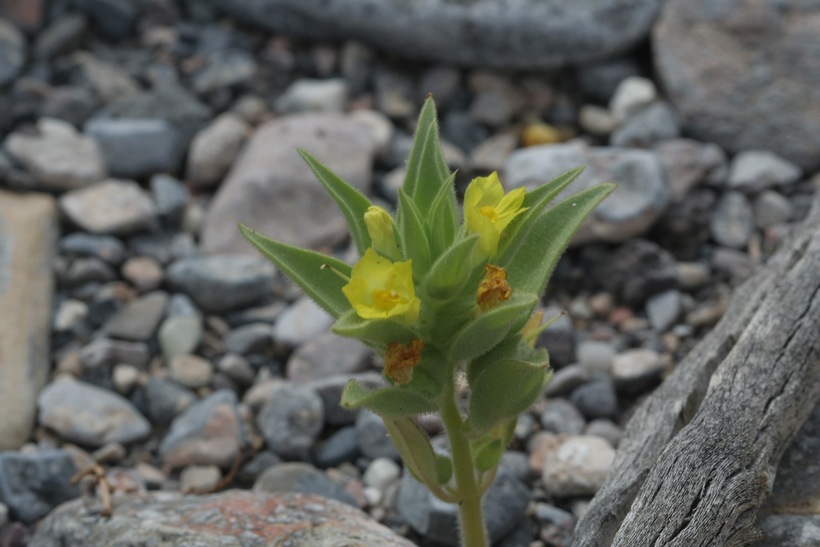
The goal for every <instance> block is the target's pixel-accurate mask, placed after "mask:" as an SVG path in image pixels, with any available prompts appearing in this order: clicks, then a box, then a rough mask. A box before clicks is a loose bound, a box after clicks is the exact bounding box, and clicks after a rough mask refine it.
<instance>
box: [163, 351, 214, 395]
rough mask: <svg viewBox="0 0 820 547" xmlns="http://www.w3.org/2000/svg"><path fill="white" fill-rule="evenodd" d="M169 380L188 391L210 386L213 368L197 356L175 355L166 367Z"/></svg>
mask: <svg viewBox="0 0 820 547" xmlns="http://www.w3.org/2000/svg"><path fill="white" fill-rule="evenodd" d="M168 372H169V373H170V375H171V378H172V379H173V380H174V381H175V382H176V383H178V384H180V385H182V386H185V387H187V388H190V389H199V388H201V387H206V386H208V385H210V384H211V380H212V379H213V376H214V367H213V365H211V363H210V361H208V360H207V359H204V358H202V357H200V356H198V355H176V356H174V357H172V358H171V362H170V364H169V365H168Z"/></svg>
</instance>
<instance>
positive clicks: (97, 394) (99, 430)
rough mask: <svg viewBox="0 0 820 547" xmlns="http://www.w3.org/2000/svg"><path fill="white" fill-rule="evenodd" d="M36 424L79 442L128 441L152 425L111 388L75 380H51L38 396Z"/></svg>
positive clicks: (136, 438)
mask: <svg viewBox="0 0 820 547" xmlns="http://www.w3.org/2000/svg"><path fill="white" fill-rule="evenodd" d="M37 406H38V408H39V411H40V415H39V423H40V424H41V425H43V426H45V427H48V428H51V429H53V430H54V431H55V432H56V433H57V434H58V435H59V436H60V437H62V438H63V439H65V440H66V441H69V442H74V443H79V444H81V445H89V446H94V447H98V446H102V445H104V444H107V443H124V444H125V443H130V442H133V441H138V440H140V439H144V438H145V437H147V436H148V435H150V434H151V424H150V423H149V422H148V420H146V419H145V418H144V417H143V416H142V415H141V414H140V413H139V412H138V411H137V409H136V408H134V406H133V405H132V404H131V403H130V402H128V401H127V400H126V399H124V398H122V397H121V396H119V395H117V394H116V393H113V392H111V391H108V390H105V389H102V388H99V387H96V386H93V385H91V384H86V383H83V382H76V381H74V380H64V381H59V382H55V383H51V384H49V385H48V386H46V388H45V389H43V391H42V393H40V396H39V397H38V398H37Z"/></svg>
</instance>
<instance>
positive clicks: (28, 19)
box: [0, 0, 48, 32]
mask: <svg viewBox="0 0 820 547" xmlns="http://www.w3.org/2000/svg"><path fill="white" fill-rule="evenodd" d="M47 15H48V14H47V9H46V2H45V0H30V1H29V2H25V3H20V2H15V1H13V0H12V1H10V2H5V1H4V2H2V3H0V17H2V18H4V19H7V20H8V21H10V22H11V23H14V25H15V26H17V27H18V28H20V29H22V30H25V31H26V32H34V31H36V30H38V29H40V27H42V25H43V23H44V22H45V21H46V18H47Z"/></svg>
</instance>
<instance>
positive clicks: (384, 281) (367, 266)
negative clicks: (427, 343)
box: [342, 248, 421, 323]
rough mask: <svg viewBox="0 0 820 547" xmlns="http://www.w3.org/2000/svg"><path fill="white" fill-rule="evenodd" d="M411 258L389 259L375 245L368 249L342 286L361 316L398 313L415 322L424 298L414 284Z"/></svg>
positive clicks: (400, 317) (374, 316)
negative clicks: (380, 253)
mask: <svg viewBox="0 0 820 547" xmlns="http://www.w3.org/2000/svg"><path fill="white" fill-rule="evenodd" d="M411 262H412V261H410V260H406V261H404V262H390V261H389V260H388V259H386V258H384V257H382V256H379V254H378V253H377V252H376V251H374V250H373V249H372V248H369V249H367V251H365V253H364V256H363V257H362V258H361V260H359V261H358V262H357V263H356V265H355V266H353V271H352V272H351V275H350V282H349V283H348V284H347V285H345V286H344V287H342V292H343V293H344V295H345V296H346V297H347V299H348V301H349V302H350V305H351V306H353V309H355V310H356V313H358V314H359V317H361V318H362V319H386V318H388V317H396V318H399V319H403V320H404V321H406V322H408V323H413V322H415V321H416V319H418V317H419V307H420V306H421V300H419V299H418V298H417V297H416V292H415V287H414V286H413V269H412V266H411Z"/></svg>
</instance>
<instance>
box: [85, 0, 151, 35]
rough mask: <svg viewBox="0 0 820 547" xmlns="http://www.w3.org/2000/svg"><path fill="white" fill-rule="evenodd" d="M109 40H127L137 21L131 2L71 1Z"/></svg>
mask: <svg viewBox="0 0 820 547" xmlns="http://www.w3.org/2000/svg"><path fill="white" fill-rule="evenodd" d="M73 3H74V5H75V6H77V7H78V8H79V9H80V10H82V11H83V13H85V14H86V15H87V16H88V17H89V18H90V19H91V20H92V21H93V22H94V23H95V24H96V25H97V29H99V31H100V32H101V33H102V35H103V36H105V37H106V38H108V39H109V40H122V39H124V38H127V37H128V36H129V35H130V34H131V31H132V30H133V28H134V24H135V23H136V21H137V15H138V9H137V4H136V2H134V1H133V0H73Z"/></svg>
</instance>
